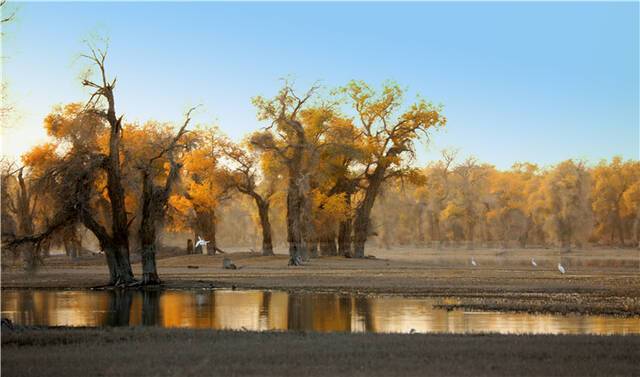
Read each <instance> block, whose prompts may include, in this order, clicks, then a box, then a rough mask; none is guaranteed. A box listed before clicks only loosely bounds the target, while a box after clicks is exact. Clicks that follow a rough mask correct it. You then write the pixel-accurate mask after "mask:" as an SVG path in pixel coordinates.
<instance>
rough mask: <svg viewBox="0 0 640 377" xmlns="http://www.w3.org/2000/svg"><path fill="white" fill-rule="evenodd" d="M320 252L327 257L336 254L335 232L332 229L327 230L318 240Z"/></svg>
mask: <svg viewBox="0 0 640 377" xmlns="http://www.w3.org/2000/svg"><path fill="white" fill-rule="evenodd" d="M320 253H321V254H322V255H324V256H329V257H331V256H336V255H338V248H337V247H336V232H335V231H334V230H330V231H329V232H327V233H326V234H325V235H324V237H322V239H321V240H320Z"/></svg>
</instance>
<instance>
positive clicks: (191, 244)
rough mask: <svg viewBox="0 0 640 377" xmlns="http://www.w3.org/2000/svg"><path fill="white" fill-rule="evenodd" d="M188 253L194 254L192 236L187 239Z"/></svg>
mask: <svg viewBox="0 0 640 377" xmlns="http://www.w3.org/2000/svg"><path fill="white" fill-rule="evenodd" d="M187 254H193V240H192V239H191V238H189V239H188V240H187Z"/></svg>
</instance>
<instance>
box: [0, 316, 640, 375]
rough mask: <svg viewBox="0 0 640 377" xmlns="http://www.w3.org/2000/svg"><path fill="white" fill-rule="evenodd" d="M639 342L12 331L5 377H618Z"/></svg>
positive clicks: (631, 365) (630, 365) (634, 368)
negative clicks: (222, 376)
mask: <svg viewBox="0 0 640 377" xmlns="http://www.w3.org/2000/svg"><path fill="white" fill-rule="evenodd" d="M639 347H640V337H637V336H605V337H600V336H552V335H548V336H547V335H545V336H517V335H508V336H505V335H464V336H460V335H417V334H414V335H398V334H342V333H334V334H320V333H294V332H287V333H255V332H232V331H209V330H182V329H180V330H179V329H159V328H112V329H23V330H20V331H3V334H2V374H3V376H7V377H10V376H54V375H57V376H66V377H73V376H83V377H84V376H121V375H127V376H202V375H228V376H234V375H242V376H424V375H441V376H442V375H448V376H454V375H455V376H483V375H491V376H543V375H545V376H549V375H553V376H618V375H638V374H640V363H639V361H640V357H639V355H638V349H639Z"/></svg>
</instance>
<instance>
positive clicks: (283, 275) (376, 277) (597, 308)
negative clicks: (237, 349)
mask: <svg viewBox="0 0 640 377" xmlns="http://www.w3.org/2000/svg"><path fill="white" fill-rule="evenodd" d="M372 253H373V254H374V255H376V257H377V258H376V259H345V258H339V257H322V258H317V259H312V260H310V261H309V262H308V263H306V264H305V265H304V266H301V267H287V265H286V264H287V256H286V255H283V254H278V255H276V256H274V257H262V256H260V255H258V254H256V253H246V252H245V253H242V252H233V253H228V254H226V255H224V256H222V255H216V256H207V255H180V256H173V257H169V258H163V259H159V260H158V271H159V273H160V276H161V278H162V280H163V282H164V284H163V287H164V288H166V289H192V288H233V287H237V288H249V289H250V288H256V289H278V290H286V291H305V290H308V291H314V292H317V291H324V292H349V293H359V294H368V295H377V294H397V295H407V296H431V297H456V298H459V299H460V300H458V301H457V302H456V304H455V306H451V307H445V308H447V309H455V308H463V309H465V310H499V311H524V312H542V313H561V314H567V313H579V314H605V315H618V316H638V315H640V274H639V273H638V271H640V253H639V252H638V251H637V250H630V249H624V250H602V249H592V250H585V251H573V252H571V253H562V254H560V253H558V252H557V251H553V250H545V249H540V250H537V249H526V250H417V249H394V250H375V249H374V250H372ZM470 256H473V257H474V259H475V260H476V261H477V264H478V265H477V266H475V267H474V266H472V265H471V264H470V263H469V258H470ZM224 257H228V258H231V259H232V260H233V262H234V263H235V264H236V265H237V266H239V267H240V268H239V269H238V270H225V269H222V259H223V258H224ZM531 258H535V260H536V262H537V264H538V266H537V267H535V266H533V265H532V264H531V262H530V260H531ZM559 261H561V262H562V263H563V265H564V266H565V267H566V269H567V273H566V274H564V275H563V274H560V273H559V272H558V270H557V268H556V265H557V263H558V262H559ZM133 267H134V271H135V273H136V274H137V275H139V274H140V264H139V263H135V264H134V266H133ZM107 277H108V276H107V269H106V266H105V265H104V260H103V257H98V256H96V257H92V258H84V259H81V260H77V261H70V260H68V259H67V258H66V257H62V256H60V257H52V258H48V259H47V260H46V265H45V266H44V267H43V268H41V269H40V270H39V271H38V272H37V273H36V274H35V275H26V274H25V273H24V272H22V271H18V270H15V269H14V270H5V271H3V273H2V287H3V288H55V289H69V288H72V289H86V288H90V287H94V286H98V285H101V284H104V282H105V281H106V280H107Z"/></svg>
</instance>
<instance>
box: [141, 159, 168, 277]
mask: <svg viewBox="0 0 640 377" xmlns="http://www.w3.org/2000/svg"><path fill="white" fill-rule="evenodd" d="M159 194H160V192H159V191H158V190H156V189H155V188H154V185H153V181H152V177H151V175H150V174H148V172H143V173H142V220H141V222H140V228H139V229H138V238H139V241H140V256H141V257H142V281H141V283H142V284H143V285H150V284H160V278H159V277H158V270H157V268H156V238H157V237H156V223H157V221H158V217H159V216H161V210H160V209H161V208H162V207H164V203H163V202H162V198H161V196H160V195H159ZM158 206H162V207H158Z"/></svg>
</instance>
